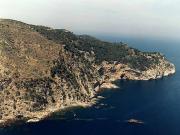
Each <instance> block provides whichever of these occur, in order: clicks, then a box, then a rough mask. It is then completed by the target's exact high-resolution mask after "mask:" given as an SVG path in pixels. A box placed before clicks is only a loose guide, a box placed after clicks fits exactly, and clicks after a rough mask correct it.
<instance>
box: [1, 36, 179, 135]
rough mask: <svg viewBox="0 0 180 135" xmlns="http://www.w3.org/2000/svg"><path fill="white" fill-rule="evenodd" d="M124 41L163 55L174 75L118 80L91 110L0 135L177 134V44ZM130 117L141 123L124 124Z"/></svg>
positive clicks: (78, 110) (79, 110)
mask: <svg viewBox="0 0 180 135" xmlns="http://www.w3.org/2000/svg"><path fill="white" fill-rule="evenodd" d="M100 38H102V39H107V40H110V41H118V40H117V39H119V38H109V39H108V38H106V37H105V36H104V37H103V36H102V37H100ZM120 39H121V38H120ZM119 41H121V40H119ZM123 41H125V42H126V43H128V44H129V45H130V46H132V47H135V48H138V49H140V50H143V51H160V52H162V53H164V54H165V55H166V57H167V58H168V59H169V60H170V61H171V62H173V63H174V64H175V65H176V70H177V71H176V74H175V75H172V76H169V77H165V78H162V79H159V80H151V81H117V84H118V85H119V86H120V88H119V89H116V90H106V91H103V92H102V93H100V94H99V95H101V96H104V97H105V98H104V99H101V100H100V101H99V103H98V104H97V105H95V106H93V107H91V108H87V109H84V108H74V109H68V110H66V111H63V112H61V113H58V114H56V116H54V117H53V118H51V119H49V120H45V121H42V122H40V123H37V124H27V125H20V126H14V127H10V128H5V129H0V135H180V42H178V41H173V40H168V41H165V40H163V41H161V40H150V39H143V38H140V39H131V38H129V39H128V38H123ZM74 115H76V116H75V117H74ZM131 118H134V119H139V120H142V121H143V122H144V124H143V125H130V124H128V123H126V122H125V121H126V120H128V119H131Z"/></svg>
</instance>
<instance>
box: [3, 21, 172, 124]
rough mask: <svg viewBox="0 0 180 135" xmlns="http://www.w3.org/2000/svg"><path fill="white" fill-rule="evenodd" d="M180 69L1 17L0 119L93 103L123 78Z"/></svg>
mask: <svg viewBox="0 0 180 135" xmlns="http://www.w3.org/2000/svg"><path fill="white" fill-rule="evenodd" d="M173 73H175V66H174V65H173V64H171V63H170V62H168V60H166V58H165V57H164V56H163V55H162V54H160V53H156V52H154V53H148V52H141V51H139V50H137V49H134V48H130V47H128V46H127V45H126V44H124V43H108V42H103V41H100V40H98V39H96V38H93V37H90V36H87V35H81V36H79V35H75V34H73V33H72V32H69V31H67V30H63V29H52V28H49V27H44V26H35V25H28V24H25V23H22V22H19V21H14V20H7V19H0V123H1V125H7V124H11V123H14V122H16V121H23V122H33V121H38V120H40V119H44V118H45V117H47V116H48V115H50V114H51V113H52V112H54V111H59V110H61V109H63V108H64V107H68V106H73V105H90V104H91V103H92V99H93V98H94V96H95V95H96V93H97V92H98V91H99V90H100V88H107V87H109V88H111V87H113V85H112V83H111V82H113V81H115V80H118V79H129V80H150V79H157V78H161V77H163V76H167V75H169V74H173Z"/></svg>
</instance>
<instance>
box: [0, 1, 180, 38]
mask: <svg viewBox="0 0 180 135" xmlns="http://www.w3.org/2000/svg"><path fill="white" fill-rule="evenodd" d="M179 5H180V1H179V0H173V1H172V0H164V1H161V0H147V1H143V0H134V1H133V2H131V1H126V0H121V1H116V0H112V1H104V0H76V1H73V0H58V1H57V0H51V1H50V0H43V1H41V0H26V1H24V0H13V1H11V0H1V5H0V18H8V19H14V20H19V21H22V22H25V23H29V24H36V25H45V26H50V27H53V28H63V29H67V30H70V31H73V32H74V33H84V34H96V35H110V36H116V35H118V36H126V37H134V38H157V39H170V40H179V39H180V18H179V12H180V8H179Z"/></svg>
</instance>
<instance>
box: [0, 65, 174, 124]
mask: <svg viewBox="0 0 180 135" xmlns="http://www.w3.org/2000/svg"><path fill="white" fill-rule="evenodd" d="M170 64H171V63H170ZM171 67H172V68H171V69H168V70H165V71H164V72H162V74H160V75H159V74H158V75H151V76H148V78H145V77H144V76H142V78H140V77H139V78H138V77H137V76H134V74H131V78H129V79H128V80H139V81H140V80H145V81H147V80H152V79H160V78H162V77H165V76H169V75H173V74H175V66H174V64H171ZM147 73H149V71H147V72H146V74H145V75H146V76H147ZM117 75H118V76H119V74H116V73H115V74H112V77H111V78H110V79H109V81H108V82H104V83H102V84H101V86H100V87H99V90H98V92H99V91H101V90H102V89H117V88H119V86H116V85H115V84H114V83H113V82H114V81H116V80H117V79H123V80H126V79H127V78H116V77H117ZM120 75H122V74H120ZM128 75H129V74H128ZM119 77H120V76H119ZM132 78H133V79H132ZM96 101H97V99H96V98H92V100H91V102H89V103H87V102H86V103H83V102H79V103H73V104H70V105H67V106H60V105H59V106H57V107H56V108H54V109H49V110H48V109H47V110H43V111H42V112H39V113H36V114H35V115H36V117H33V116H32V118H29V119H28V118H23V119H7V120H0V127H8V126H10V125H12V124H16V123H19V124H20V123H37V122H39V121H41V120H44V119H47V118H49V117H51V115H52V114H54V113H56V112H59V111H62V110H64V109H67V108H71V107H77V106H81V107H84V108H86V107H91V106H93V105H94V104H96Z"/></svg>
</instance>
